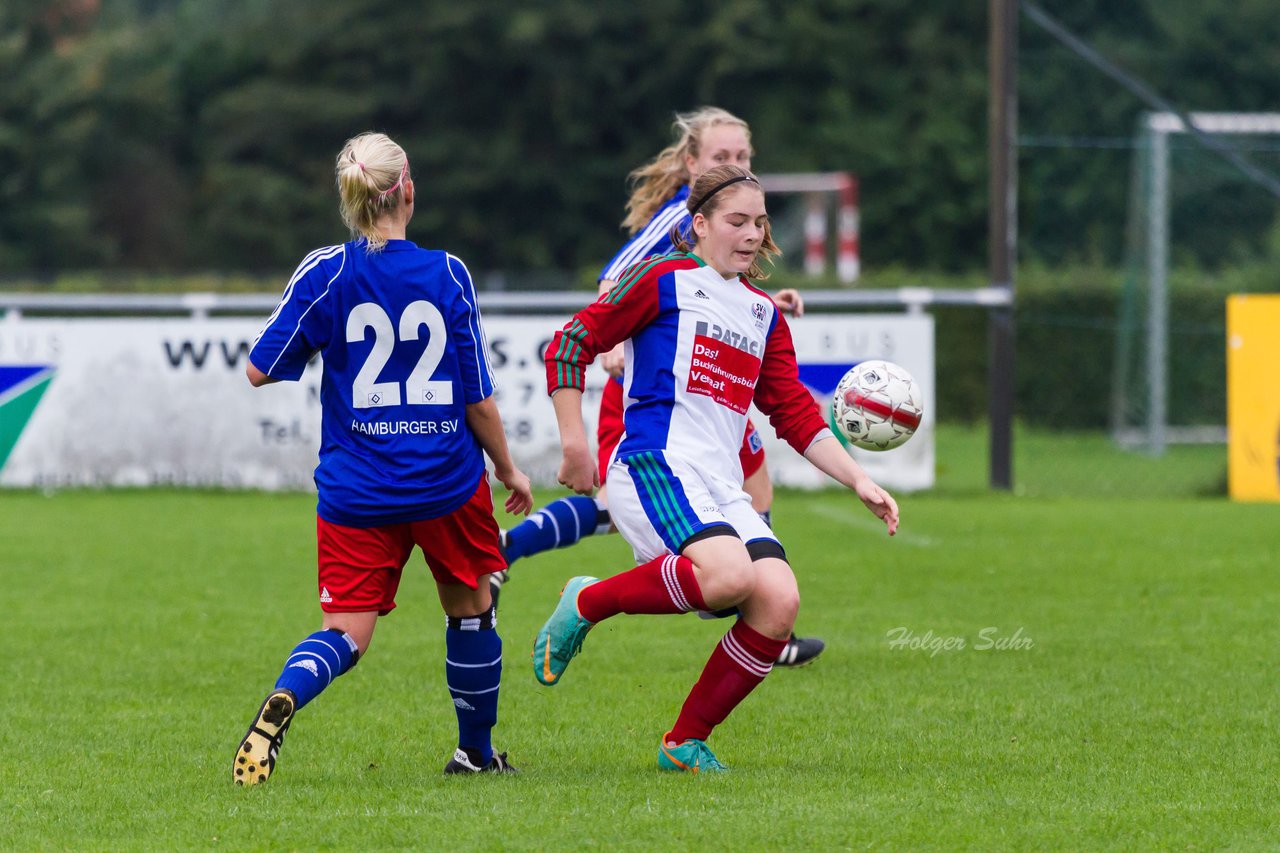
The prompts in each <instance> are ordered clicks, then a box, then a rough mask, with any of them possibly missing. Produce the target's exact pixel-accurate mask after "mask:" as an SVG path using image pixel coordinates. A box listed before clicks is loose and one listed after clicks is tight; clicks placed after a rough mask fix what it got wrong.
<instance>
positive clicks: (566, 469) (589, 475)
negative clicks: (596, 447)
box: [556, 447, 600, 495]
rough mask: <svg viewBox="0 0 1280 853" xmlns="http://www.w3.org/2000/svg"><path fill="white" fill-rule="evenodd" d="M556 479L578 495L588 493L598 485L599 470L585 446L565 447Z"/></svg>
mask: <svg viewBox="0 0 1280 853" xmlns="http://www.w3.org/2000/svg"><path fill="white" fill-rule="evenodd" d="M556 479H557V480H558V481H559V482H560V485H562V486H566V487H568V488H569V489H572V490H573V491H575V492H577V493H578V494H580V495H590V494H591V493H592V492H593V491H594V490H595V488H596V487H597V486H599V485H600V472H599V471H597V470H596V460H595V459H593V458H592V456H591V452H590V451H589V450H587V448H585V447H581V448H565V451H564V458H563V459H562V460H561V461H560V471H559V472H558V473H557V474H556Z"/></svg>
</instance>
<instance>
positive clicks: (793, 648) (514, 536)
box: [490, 107, 826, 666]
mask: <svg viewBox="0 0 1280 853" xmlns="http://www.w3.org/2000/svg"><path fill="white" fill-rule="evenodd" d="M673 130H674V132H675V137H676V138H675V141H674V142H673V143H672V144H671V145H669V146H668V147H667V148H665V149H663V150H662V151H661V152H660V153H659V154H658V155H657V156H656V157H654V158H653V160H651V161H649V162H648V163H645V164H644V165H643V166H640V167H639V168H637V169H636V170H635V171H633V172H632V173H631V175H630V181H631V184H632V193H631V197H630V198H629V199H628V201H627V216H626V219H624V220H623V223H622V226H623V228H625V229H627V231H628V232H629V233H630V234H631V239H630V240H628V241H627V243H626V245H624V246H623V247H622V248H621V249H620V250H619V251H618V253H617V254H616V255H614V256H613V259H612V260H610V261H609V263H607V264H605V266H604V269H602V270H601V271H600V275H599V276H598V280H599V290H600V293H601V294H604V293H607V292H608V291H609V290H610V289H611V288H612V287H613V286H614V285H615V284H617V282H618V280H619V279H620V278H622V273H623V271H624V270H626V269H627V268H628V267H630V266H631V265H633V264H635V263H636V262H637V261H641V260H644V259H645V258H649V257H653V256H655V255H665V254H667V253H668V252H670V251H671V250H672V248H673V243H672V235H673V234H675V233H678V232H683V231H687V230H688V228H689V226H690V222H691V220H690V218H689V210H688V208H687V207H686V204H685V202H686V201H687V199H688V198H689V188H690V187H691V186H692V185H693V182H694V181H696V180H697V179H698V177H699V176H700V175H701V174H702V173H703V172H706V171H707V170H708V169H713V168H715V167H716V166H722V165H725V164H733V165H737V166H741V167H742V168H744V169H749V168H751V157H752V154H753V153H754V152H753V151H752V147H751V129H750V128H749V127H748V126H747V123H746V122H745V121H743V120H742V119H740V118H738V117H737V116H735V115H734V114H733V113H730V112H729V111H727V110H723V109H720V108H719V107H700V108H698V109H696V110H692V111H690V112H686V113H678V114H677V115H676V120H675V124H674V125H673ZM773 298H774V301H775V302H776V303H777V304H778V307H779V308H781V309H782V310H783V311H784V312H786V313H787V314H788V315H789V316H800V315H801V314H802V313H803V311H804V302H803V300H802V299H801V297H800V294H799V293H798V292H797V291H795V290H782V291H779V292H778V293H776V294H774V297H773ZM599 361H600V364H601V366H602V367H603V368H604V369H605V371H606V372H608V373H609V375H610V378H609V380H608V381H607V382H606V383H605V388H604V394H603V395H602V396H601V399H600V414H599V418H598V422H597V428H596V448H597V449H596V458H597V464H598V467H599V470H600V480H601V484H600V491H599V493H598V494H596V495H595V497H586V496H578V495H575V496H571V497H567V498H560V499H559V500H556V501H552V502H551V503H550V504H548V505H547V506H545V507H543V508H542V509H540V510H539V511H538V512H537V513H535V514H534V515H533V516H532V517H531V518H529V519H528V520H526V521H524V522H521V523H520V524H519V525H517V526H516V527H514V528H512V529H511V530H509V531H505V532H504V533H503V546H504V548H503V554H504V556H505V557H506V558H507V560H508V562H509V563H512V564H514V563H515V562H516V561H517V560H519V559H521V558H522V557H530V556H533V555H535V554H538V553H541V552H543V551H546V550H549V549H551V548H564V547H567V546H569V545H573V544H574V543H576V542H578V541H579V540H581V539H582V538H583V537H585V536H591V535H595V534H598V533H607V532H610V531H612V530H614V529H615V528H614V527H613V526H612V523H611V521H610V518H609V510H608V504H607V499H606V495H605V492H606V488H607V482H606V481H607V475H608V470H609V460H610V459H611V458H612V456H613V452H614V450H615V449H616V448H617V446H618V442H619V441H620V440H621V439H622V433H623V424H622V408H623V401H622V373H623V355H622V346H621V345H619V346H617V347H615V348H614V349H613V350H612V351H610V352H607V353H603V354H602V355H601V356H600V359H599ZM738 457H739V460H740V461H741V463H742V474H743V488H744V489H745V490H746V492H747V494H748V495H750V496H751V505H752V506H753V507H754V508H755V510H756V512H758V513H760V515H761V516H762V517H763V518H764V519H765V521H766V523H771V511H772V508H773V482H772V481H771V480H770V478H769V469H768V466H767V464H766V461H765V452H764V444H763V441H762V440H761V438H760V434H759V433H758V432H757V431H756V428H755V425H754V424H753V423H751V421H749V420H748V421H747V430H746V434H745V436H744V437H743V440H742V445H741V447H740V448H739V451H738ZM507 576H508V575H507V572H499V573H497V574H494V575H493V576H492V578H491V580H490V584H491V585H492V587H493V593H494V597H495V598H496V597H497V595H498V593H499V591H500V590H501V587H502V585H503V584H504V583H505V582H506V580H507ZM703 615H710V614H703ZM717 615H722V614H717ZM825 647H826V645H825V643H823V641H822V640H820V639H818V638H817V637H801V636H795V635H792V636H791V637H790V638H789V639H788V640H787V645H786V646H785V647H783V649H782V651H781V652H779V653H778V660H777V663H778V664H779V665H780V666H803V665H805V664H807V663H810V662H811V661H812V660H813V659H814V658H816V657H817V656H818V655H820V654H821V653H822V651H823V649H824V648H825Z"/></svg>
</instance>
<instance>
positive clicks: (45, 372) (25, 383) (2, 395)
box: [0, 364, 53, 468]
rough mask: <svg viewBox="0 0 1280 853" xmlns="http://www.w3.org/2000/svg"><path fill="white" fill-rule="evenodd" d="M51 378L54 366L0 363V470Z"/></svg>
mask: <svg viewBox="0 0 1280 853" xmlns="http://www.w3.org/2000/svg"><path fill="white" fill-rule="evenodd" d="M52 379H53V365H48V364H0V468H4V463H5V462H6V461H8V459H9V453H10V452H12V451H13V446H14V445H15V444H17V443H18V437H19V436H21V435H22V430H23V429H25V428H26V426H27V421H29V420H31V415H32V414H34V413H35V410H36V405H37V404H38V403H39V402H40V398H41V397H43V396H44V392H45V389H47V388H48V387H49V382H50V380H52Z"/></svg>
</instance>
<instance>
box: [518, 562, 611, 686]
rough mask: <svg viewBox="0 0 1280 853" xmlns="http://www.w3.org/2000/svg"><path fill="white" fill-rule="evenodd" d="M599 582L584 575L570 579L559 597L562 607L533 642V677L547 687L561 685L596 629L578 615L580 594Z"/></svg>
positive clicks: (552, 615) (559, 605)
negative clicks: (584, 643) (566, 671)
mask: <svg viewBox="0 0 1280 853" xmlns="http://www.w3.org/2000/svg"><path fill="white" fill-rule="evenodd" d="M598 580H599V578H592V577H587V576H585V575H580V576H578V577H576V578H569V582H568V583H567V584H565V585H564V590H562V591H561V593H560V603H559V604H557V605H556V609H555V610H554V611H552V613H551V618H550V619H548V620H547V624H545V625H543V626H542V630H541V631H539V632H538V638H537V639H536V640H534V641H533V674H534V676H535V677H536V678H537V679H538V681H540V682H542V683H543V684H545V685H547V686H548V687H551V686H553V685H555V684H556V683H557V682H559V681H560V676H562V675H564V671H565V670H566V669H567V668H568V667H569V661H571V660H573V658H574V656H575V655H576V654H578V652H580V651H582V640H583V638H584V637H586V636H587V632H588V631H590V630H591V629H592V627H593V626H594V625H595V623H594V622H588V621H587V620H586V619H583V618H582V615H581V614H580V613H578V593H580V592H582V590H583V589H584V588H585V587H587V586H590V585H591V584H593V583H595V582H596V581H598Z"/></svg>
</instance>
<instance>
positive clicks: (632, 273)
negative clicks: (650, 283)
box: [604, 254, 689, 305]
mask: <svg viewBox="0 0 1280 853" xmlns="http://www.w3.org/2000/svg"><path fill="white" fill-rule="evenodd" d="M688 257H689V256H688V255H686V254H676V255H658V256H657V257H655V258H648V259H646V260H644V261H641V262H640V263H638V264H636V265H635V266H633V267H631V268H630V269H628V270H627V271H626V272H625V273H623V276H622V279H621V280H620V281H619V282H618V283H617V284H616V285H614V287H613V288H612V289H611V290H610V291H609V292H608V293H606V294H605V295H604V301H605V302H609V303H611V304H613V305H617V304H618V303H619V302H621V301H622V300H623V298H624V297H626V295H627V292H628V291H630V290H631V288H632V287H633V286H634V285H635V283H636V282H637V281H639V280H640V279H641V278H643V277H644V275H645V273H647V272H649V271H650V270H652V269H653V268H654V267H656V266H657V265H658V264H661V263H664V262H666V261H678V260H684V259H685V258H688Z"/></svg>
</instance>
